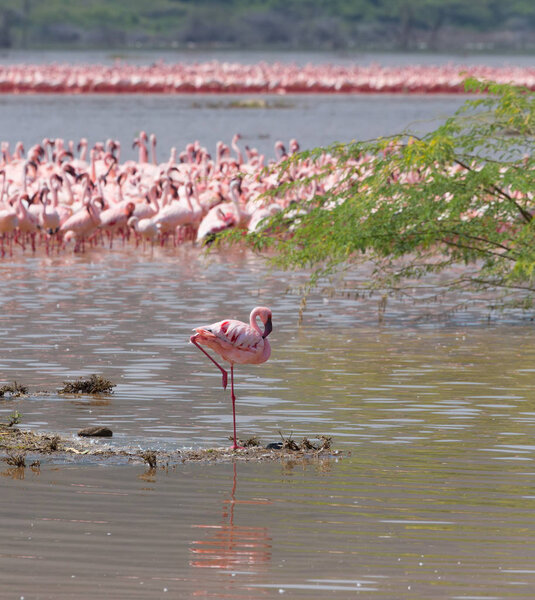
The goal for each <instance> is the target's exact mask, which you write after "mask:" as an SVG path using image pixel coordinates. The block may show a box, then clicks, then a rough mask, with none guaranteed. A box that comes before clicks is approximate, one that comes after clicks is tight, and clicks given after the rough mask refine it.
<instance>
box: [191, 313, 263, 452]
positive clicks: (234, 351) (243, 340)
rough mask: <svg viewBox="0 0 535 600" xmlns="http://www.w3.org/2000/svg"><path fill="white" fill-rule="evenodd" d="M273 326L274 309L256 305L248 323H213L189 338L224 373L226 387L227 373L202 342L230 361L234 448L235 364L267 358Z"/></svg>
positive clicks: (248, 363) (229, 320)
mask: <svg viewBox="0 0 535 600" xmlns="http://www.w3.org/2000/svg"><path fill="white" fill-rule="evenodd" d="M257 318H260V320H261V321H262V323H263V324H264V331H263V332H262V331H261V330H260V327H259V326H258V324H257V322H256V319H257ZM272 329H273V326H272V323H271V310H270V309H269V308H266V307H265V306H257V307H256V308H253V310H252V312H251V315H250V317H249V324H247V323H244V322H243V321H236V320H235V319H227V320H225V321H218V322H217V323H213V324H212V325H204V326H201V327H196V328H195V329H194V330H193V331H196V334H195V335H192V336H191V337H190V339H189V341H190V342H191V343H192V344H194V345H195V346H197V348H199V350H200V351H201V352H202V353H203V354H206V356H207V357H208V358H209V359H210V360H211V361H212V362H213V363H214V365H215V366H216V367H217V368H218V369H219V370H220V371H221V373H222V375H223V389H224V390H225V389H226V388H227V380H228V373H227V371H226V370H225V369H224V368H223V367H222V366H221V365H220V364H219V363H218V362H217V361H216V360H214V359H213V358H212V357H211V356H210V355H209V354H208V352H206V350H204V349H203V348H201V346H200V344H202V345H204V346H207V347H208V348H211V349H212V350H214V351H215V352H217V353H218V354H219V356H221V358H223V359H224V360H226V361H228V362H229V363H230V390H231V399H232V419H233V423H234V444H233V445H232V450H236V449H237V448H240V446H238V443H237V441H236V407H235V402H236V396H235V395H234V363H238V364H247V365H257V364H260V363H263V362H266V360H267V359H268V358H269V357H270V355H271V346H270V345H269V342H268V341H267V339H266V338H267V336H268V335H269V334H270V333H271V331H272Z"/></svg>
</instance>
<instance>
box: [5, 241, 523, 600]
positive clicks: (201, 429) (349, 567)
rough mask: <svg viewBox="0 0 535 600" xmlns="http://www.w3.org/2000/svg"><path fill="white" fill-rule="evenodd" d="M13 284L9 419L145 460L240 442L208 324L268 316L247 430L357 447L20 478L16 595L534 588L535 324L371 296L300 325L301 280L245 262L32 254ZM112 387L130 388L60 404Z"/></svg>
mask: <svg viewBox="0 0 535 600" xmlns="http://www.w3.org/2000/svg"><path fill="white" fill-rule="evenodd" d="M0 277H1V278H2V281H3V282H5V284H4V286H3V293H2V296H1V298H2V300H1V307H0V311H1V317H0V343H1V344H2V355H1V357H0V369H1V373H2V379H3V380H5V381H6V382H7V381H12V380H13V379H15V378H16V379H17V380H19V381H21V382H23V383H25V384H27V385H29V386H30V392H31V393H30V395H29V396H28V397H27V398H22V399H10V398H6V399H4V400H2V401H0V417H2V418H4V417H6V416H8V415H9V414H11V413H12V412H14V411H15V410H18V411H19V412H20V413H22V414H23V426H24V427H26V428H29V429H33V430H38V431H55V432H60V433H62V434H63V435H67V436H69V435H72V436H75V434H76V431H77V430H78V429H79V428H80V427H82V426H85V425H90V424H101V425H108V426H110V427H111V428H112V429H113V431H114V437H113V438H112V440H111V441H96V442H95V443H96V444H112V445H114V446H119V447H127V448H129V449H132V448H134V449H136V448H139V449H149V448H160V449H174V448H184V447H186V448H189V447H194V448H200V447H213V446H221V445H226V444H229V443H230V442H229V441H228V435H229V434H230V433H231V428H232V417H231V407H230V401H229V398H228V394H227V392H224V391H223V390H222V389H221V387H220V381H221V380H220V375H219V372H218V371H217V370H216V369H214V368H212V365H211V364H210V363H209V361H207V360H206V359H205V357H204V356H202V355H201V354H200V353H199V352H198V351H196V350H195V348H193V347H192V346H191V345H190V344H189V343H188V337H189V333H190V330H191V328H192V327H193V326H195V325H196V324H202V323H210V322H213V321H214V320H217V319H219V318H220V317H223V316H235V317H238V318H247V313H248V312H249V309H250V308H251V307H252V306H254V305H257V304H266V305H268V306H271V308H272V309H273V313H274V330H273V333H272V334H271V336H270V340H271V342H272V346H273V354H272V357H271V359H270V360H269V361H268V362H267V363H265V364H263V365H254V366H240V367H238V368H237V396H238V401H237V415H238V416H237V418H238V433H239V434H240V435H242V436H244V437H250V436H252V435H257V436H258V437H259V438H260V439H261V440H262V441H263V442H270V441H277V440H278V439H280V438H279V431H282V432H283V433H284V434H285V435H290V434H292V435H293V437H294V439H296V440H300V439H301V438H302V437H303V436H307V437H314V436H315V435H318V434H325V435H329V436H332V437H333V442H334V446H335V447H336V448H337V449H340V450H342V451H343V455H342V457H340V458H333V459H330V460H322V461H317V460H310V461H308V462H307V461H305V462H302V461H289V462H284V463H257V464H254V463H243V462H239V463H237V464H234V465H233V464H210V465H203V464H191V463H190V464H187V463H186V464H183V465H179V466H177V467H175V468H170V469H168V470H165V469H158V470H156V471H150V470H146V469H145V468H144V467H142V466H140V465H122V466H121V465H115V466H110V465H109V464H107V465H102V464H100V465H99V464H97V463H95V462H94V460H93V461H91V460H86V461H85V462H84V463H80V462H79V461H78V462H76V461H73V462H70V461H71V459H69V460H67V461H60V462H57V461H56V462H54V461H53V460H52V461H51V460H46V459H45V460H42V464H41V467H40V469H39V470H36V469H33V470H32V469H30V468H29V467H28V468H26V469H25V470H22V471H21V470H17V469H14V468H10V467H7V466H5V467H4V468H3V470H2V471H1V472H0V473H1V474H2V475H3V477H2V478H0V486H1V490H2V495H1V497H2V506H3V510H2V516H1V517H0V520H1V526H2V532H3V535H2V541H1V542H0V565H1V570H2V576H1V580H2V592H1V593H0V597H6V598H20V597H24V598H90V597H93V596H94V595H95V594H98V595H100V596H104V597H106V598H122V597H125V596H126V595H127V596H128V597H135V598H160V597H176V598H182V597H199V596H200V597H213V598H264V597H266V598H270V597H280V596H281V595H284V597H290V598H303V599H307V598H325V597H330V596H333V597H340V598H350V597H356V596H358V597H370V598H378V599H385V600H387V599H391V598H448V599H465V600H466V599H474V598H485V599H487V600H488V599H489V598H499V599H502V598H504V599H505V598H531V597H533V587H534V586H535V544H534V543H533V542H532V539H533V534H534V533H535V517H534V515H535V512H534V510H533V509H534V508H535V506H534V504H533V503H534V501H535V467H534V459H535V445H534V444H533V437H532V436H533V426H534V423H535V406H534V401H535V399H534V397H533V374H534V372H535V369H534V368H533V364H534V358H535V342H534V338H533V325H532V324H531V321H529V320H526V321H521V320H520V319H517V320H514V319H511V320H510V321H506V320H505V319H502V320H500V319H498V320H496V321H492V322H491V324H488V322H487V320H486V318H485V315H484V314H479V315H478V314H477V313H473V314H467V313H460V314H458V315H457V314H455V313H454V314H453V315H451V316H450V317H449V318H447V319H445V320H442V321H438V320H432V321H427V322H423V323H422V322H420V321H414V317H415V316H416V315H417V314H419V312H421V310H422V307H418V306H413V305H412V304H402V303H400V302H398V303H396V302H392V303H391V304H389V305H387V310H386V312H385V314H384V316H383V321H382V322H381V323H379V322H378V320H377V302H376V299H373V298H371V299H367V300H355V299H354V298H351V299H349V298H344V297H340V296H339V297H334V298H329V299H326V298H323V297H322V296H320V295H319V294H318V295H313V296H312V297H311V299H310V301H309V305H308V308H307V311H306V312H305V314H304V320H303V323H302V325H301V326H299V325H298V323H297V312H298V307H299V301H300V299H299V296H298V295H295V294H292V293H287V288H288V286H290V285H291V284H293V285H297V284H298V283H300V282H301V281H302V280H303V276H302V275H301V274H298V275H295V276H289V275H288V274H282V273H279V272H277V271H271V272H270V271H269V270H267V269H266V266H265V264H264V262H263V260H262V259H260V258H258V257H255V256H254V255H252V254H250V253H248V252H245V251H236V252H235V253H233V254H230V255H225V257H223V256H220V255H214V256H211V257H206V256H204V255H203V254H202V253H200V252H199V251H198V250H196V249H188V248H181V249H178V250H177V249H171V248H164V249H160V248H158V249H157V250H149V249H148V248H147V249H146V250H145V251H144V252H143V251H139V252H137V253H133V252H132V250H131V249H121V248H117V249H115V250H113V251H112V252H110V251H109V250H107V249H105V250H104V249H98V250H94V251H89V252H86V253H85V254H81V255H76V256H71V255H69V256H64V255H61V256H55V257H45V256H35V257H31V256H27V257H26V258H25V259H21V258H20V257H14V258H13V259H11V260H4V261H3V262H2V263H0ZM6 290H8V292H6ZM438 308H440V307H439V306H438V305H437V306H436V307H435V310H438ZM442 308H443V309H444V310H445V311H446V312H447V309H448V307H447V306H444V307H442ZM93 372H97V373H100V374H102V375H104V376H106V377H108V378H110V379H111V380H112V381H114V382H116V383H117V387H116V388H115V390H114V393H113V394H109V395H104V396H100V397H96V398H92V397H89V396H81V397H80V396H62V395H59V394H57V393H56V392H55V390H56V389H57V388H58V387H59V386H60V385H61V384H62V382H63V381H64V380H67V379H71V380H72V379H73V378H74V377H76V376H78V375H87V374H90V373H93ZM39 390H41V391H42V390H46V391H47V392H48V393H46V394H40V393H38V391H39ZM30 458H31V457H30ZM29 462H30V460H28V463H29Z"/></svg>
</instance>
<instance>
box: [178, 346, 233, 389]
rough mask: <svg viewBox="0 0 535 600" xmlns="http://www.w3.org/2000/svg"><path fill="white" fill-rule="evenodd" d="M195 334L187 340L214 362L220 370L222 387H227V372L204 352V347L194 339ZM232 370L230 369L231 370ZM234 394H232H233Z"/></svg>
mask: <svg viewBox="0 0 535 600" xmlns="http://www.w3.org/2000/svg"><path fill="white" fill-rule="evenodd" d="M196 338H197V335H192V336H191V337H190V338H189V341H190V342H191V343H192V344H193V345H194V346H197V348H199V350H200V351H201V352H202V353H203V354H206V356H207V357H208V358H209V359H210V360H211V361H212V362H213V363H214V365H215V366H216V367H217V368H218V369H219V370H220V371H221V373H222V375H223V382H222V385H223V389H224V390H226V389H227V380H228V373H227V372H226V371H225V369H223V367H222V366H221V365H220V364H219V363H218V362H217V361H215V360H214V359H213V358H212V357H211V356H210V355H209V354H208V352H206V350H205V349H204V348H202V347H201V346H200V345H199V344H198V343H197V341H196ZM231 372H232V370H231ZM233 395H234V394H233Z"/></svg>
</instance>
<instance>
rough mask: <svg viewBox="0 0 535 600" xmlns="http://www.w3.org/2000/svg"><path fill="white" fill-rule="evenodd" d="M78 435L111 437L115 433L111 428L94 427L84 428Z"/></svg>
mask: <svg viewBox="0 0 535 600" xmlns="http://www.w3.org/2000/svg"><path fill="white" fill-rule="evenodd" d="M78 435H80V436H82V437H111V436H112V435H113V431H112V430H111V429H110V428H109V427H101V426H100V425H95V426H94V427H84V429H80V431H79V432H78Z"/></svg>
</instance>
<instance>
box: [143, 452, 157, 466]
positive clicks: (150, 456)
mask: <svg viewBox="0 0 535 600" xmlns="http://www.w3.org/2000/svg"><path fill="white" fill-rule="evenodd" d="M139 456H140V457H141V458H142V459H143V460H144V461H145V462H146V463H147V465H148V466H149V469H155V468H156V466H157V465H158V455H157V454H156V452H154V450H145V452H142V453H141V454H140V455H139Z"/></svg>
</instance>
